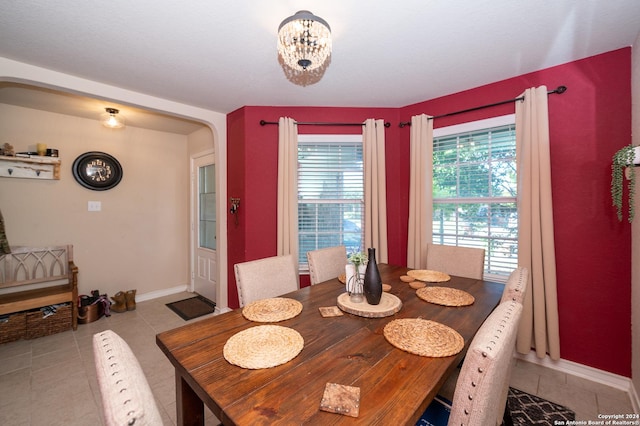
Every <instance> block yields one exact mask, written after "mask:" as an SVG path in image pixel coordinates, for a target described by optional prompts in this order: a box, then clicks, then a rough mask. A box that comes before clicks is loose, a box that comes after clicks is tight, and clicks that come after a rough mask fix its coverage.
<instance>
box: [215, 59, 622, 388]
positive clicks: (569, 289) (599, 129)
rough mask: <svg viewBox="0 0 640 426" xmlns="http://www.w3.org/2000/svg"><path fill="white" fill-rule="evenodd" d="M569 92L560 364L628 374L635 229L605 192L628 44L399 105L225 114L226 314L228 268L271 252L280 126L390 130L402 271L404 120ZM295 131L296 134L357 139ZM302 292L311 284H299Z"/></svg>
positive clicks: (617, 140) (559, 119)
mask: <svg viewBox="0 0 640 426" xmlns="http://www.w3.org/2000/svg"><path fill="white" fill-rule="evenodd" d="M540 85H546V86H547V88H548V89H549V90H551V89H554V88H556V87H557V86H560V85H565V86H567V87H568V90H567V92H566V93H564V94H562V95H551V96H550V97H549V116H550V117H549V126H550V138H551V168H552V185H553V189H552V190H553V203H554V204H553V209H554V221H555V241H556V263H557V279H558V303H559V315H560V317H559V319H560V341H561V348H560V350H561V357H562V358H563V359H566V360H570V361H574V362H577V363H580V364H584V365H588V366H591V367H594V368H598V369H602V370H605V371H609V372H612V373H615V374H620V375H622V376H626V377H631V302H630V300H631V226H630V225H629V224H628V223H626V222H622V223H620V222H618V221H617V218H616V215H615V210H614V208H613V207H612V206H611V198H610V195H609V194H610V192H609V184H610V180H611V178H610V163H611V156H612V155H613V153H614V152H615V151H617V150H618V149H619V148H621V147H623V146H625V145H628V144H630V143H631V49H630V48H625V49H620V50H616V51H612V52H607V53H604V54H602V55H598V56H594V57H590V58H586V59H583V60H580V61H576V62H571V63H568V64H564V65H560V66H557V67H552V68H548V69H544V70H541V71H538V72H534V73H529V74H525V75H521V76H518V77H514V78H510V79H507V80H503V81H499V82H496V83H492V84H489V85H486V86H482V87H478V88H473V89H470V90H467V91H464V92H460V93H456V94H452V95H449V96H444V97H441V98H437V99H433V100H428V101H425V102H421V103H418V104H415V105H409V106H406V107H402V108H398V109H382V108H326V107H325V108H313V107H243V108H241V109H239V110H237V111H234V112H232V113H231V114H229V115H228V118H227V124H228V145H229V146H228V155H229V157H228V166H229V176H228V181H229V183H228V189H229V191H228V195H229V196H230V197H238V196H239V197H241V198H242V201H241V206H240V214H239V221H240V223H239V225H238V226H237V227H236V226H235V224H234V220H233V217H231V216H230V217H229V225H228V228H229V235H228V237H229V306H230V307H237V306H238V299H237V292H236V287H235V278H234V276H233V275H234V273H233V264H234V263H237V262H242V261H245V260H252V259H257V258H260V257H266V256H273V255H275V253H276V239H275V238H276V190H277V189H276V187H277V139H278V127H277V126H275V125H270V126H264V127H263V126H260V124H259V121H260V120H261V119H264V120H267V121H277V120H278V117H280V116H290V117H292V118H295V119H296V120H298V121H341V122H342V121H348V122H351V121H354V122H360V121H364V120H365V119H366V118H382V119H384V120H385V121H389V122H391V124H392V125H391V127H390V128H388V129H387V130H386V145H387V148H386V156H387V208H388V212H387V214H388V238H389V262H390V263H394V264H405V263H406V240H407V216H408V187H409V135H410V127H408V126H407V127H404V128H400V127H399V126H398V123H399V122H400V121H410V118H411V116H412V115H416V114H420V113H425V114H429V115H439V114H444V113H449V112H452V111H457V110H463V109H467V108H472V107H475V106H478V105H483V104H488V103H493V102H498V101H502V100H505V99H511V98H514V97H517V96H519V95H520V94H521V93H522V92H524V90H525V89H526V88H529V87H533V86H540ZM514 109H515V107H514V105H513V104H508V105H504V106H500V107H495V108H489V109H484V110H480V111H476V112H473V113H467V114H462V115H457V116H452V117H447V118H442V119H437V120H436V121H435V122H434V126H435V127H436V128H437V127H443V126H448V125H451V124H458V123H461V122H466V121H473V120H478V119H482V118H488V117H493V116H498V115H504V114H510V113H513V112H514ZM358 132H360V128H358V127H354V128H350V127H317V126H316V127H314V126H301V127H300V128H299V133H301V134H302V133H358ZM301 282H302V285H308V277H306V276H303V277H301Z"/></svg>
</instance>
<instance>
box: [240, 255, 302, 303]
mask: <svg viewBox="0 0 640 426" xmlns="http://www.w3.org/2000/svg"><path fill="white" fill-rule="evenodd" d="M234 269H235V273H236V286H237V288H238V298H239V301H240V306H241V307H242V306H244V305H246V304H248V303H251V302H253V301H256V300H260V299H266V298H269V297H276V296H280V295H282V294H285V293H289V292H292V291H295V290H297V289H298V274H297V272H296V264H295V262H294V260H293V255H290V254H287V255H282V256H273V257H265V258H263V259H258V260H251V261H249V262H242V263H236V264H235V265H234Z"/></svg>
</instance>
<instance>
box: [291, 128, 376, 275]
mask: <svg viewBox="0 0 640 426" xmlns="http://www.w3.org/2000/svg"><path fill="white" fill-rule="evenodd" d="M298 138H299V139H298V239H299V253H300V255H299V263H300V265H301V269H302V270H304V269H306V268H307V267H308V265H307V257H306V254H307V251H309V250H316V249H319V248H324V247H332V246H337V245H345V246H346V247H347V252H348V253H349V252H353V251H360V250H362V241H363V237H362V220H363V215H364V174H363V162H362V136H361V135H299V137H298Z"/></svg>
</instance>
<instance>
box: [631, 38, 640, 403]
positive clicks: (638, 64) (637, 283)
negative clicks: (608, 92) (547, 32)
mask: <svg viewBox="0 0 640 426" xmlns="http://www.w3.org/2000/svg"><path fill="white" fill-rule="evenodd" d="M632 61H633V62H632V73H631V117H632V119H631V123H632V124H631V127H632V128H631V131H632V135H633V144H634V145H640V34H639V35H638V38H637V39H636V42H635V45H634V49H633V59H632ZM638 172H640V168H637V169H636V173H638ZM635 206H636V218H635V220H634V221H633V225H632V226H633V227H632V242H631V265H632V272H631V274H632V275H631V333H632V345H631V376H632V381H633V385H634V387H635V389H636V392H640V190H637V189H636V200H635Z"/></svg>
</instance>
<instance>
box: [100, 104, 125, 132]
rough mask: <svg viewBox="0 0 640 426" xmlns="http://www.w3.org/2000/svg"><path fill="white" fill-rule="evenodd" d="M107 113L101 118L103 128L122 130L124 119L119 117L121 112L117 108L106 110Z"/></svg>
mask: <svg viewBox="0 0 640 426" xmlns="http://www.w3.org/2000/svg"><path fill="white" fill-rule="evenodd" d="M105 111H106V112H105V113H103V114H102V115H101V116H100V122H101V123H102V125H103V126H105V127H108V128H110V129H121V128H123V127H124V118H122V116H121V115H118V113H119V112H120V111H119V110H117V109H115V108H105Z"/></svg>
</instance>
